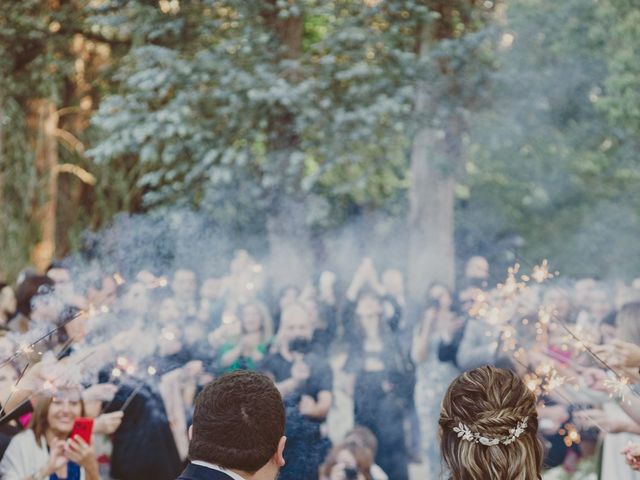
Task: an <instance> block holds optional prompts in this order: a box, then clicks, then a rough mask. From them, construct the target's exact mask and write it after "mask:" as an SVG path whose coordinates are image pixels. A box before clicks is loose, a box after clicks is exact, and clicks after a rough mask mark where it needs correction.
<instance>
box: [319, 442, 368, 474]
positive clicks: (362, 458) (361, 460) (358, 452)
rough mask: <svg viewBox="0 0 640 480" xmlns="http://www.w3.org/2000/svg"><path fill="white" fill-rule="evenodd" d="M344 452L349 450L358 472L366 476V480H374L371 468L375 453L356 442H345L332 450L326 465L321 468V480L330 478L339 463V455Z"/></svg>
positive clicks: (325, 462)
mask: <svg viewBox="0 0 640 480" xmlns="http://www.w3.org/2000/svg"><path fill="white" fill-rule="evenodd" d="M342 450H349V451H350V452H351V454H352V455H353V457H354V458H355V459H356V465H357V468H358V472H359V473H361V474H362V475H364V478H365V479H366V480H372V477H371V466H372V465H373V453H372V452H371V450H370V449H368V448H366V447H363V446H362V445H358V444H356V443H354V442H344V443H342V444H340V445H337V446H335V447H333V448H332V449H331V451H330V452H329V454H328V455H327V458H326V459H325V461H324V463H323V464H322V466H321V467H320V475H321V478H330V477H331V470H332V469H333V467H334V466H335V465H336V463H338V454H339V453H340V452H341V451H342Z"/></svg>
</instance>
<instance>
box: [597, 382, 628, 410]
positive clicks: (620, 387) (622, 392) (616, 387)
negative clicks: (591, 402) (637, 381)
mask: <svg viewBox="0 0 640 480" xmlns="http://www.w3.org/2000/svg"><path fill="white" fill-rule="evenodd" d="M630 383H631V382H630V380H629V378H628V377H619V378H612V379H608V380H605V381H604V386H605V387H606V388H607V390H609V398H617V399H619V400H620V401H621V402H626V403H627V404H628V405H631V401H630V400H627V398H626V395H627V394H628V393H629V392H631V391H632V390H631V388H630Z"/></svg>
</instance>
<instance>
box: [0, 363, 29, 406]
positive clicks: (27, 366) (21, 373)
mask: <svg viewBox="0 0 640 480" xmlns="http://www.w3.org/2000/svg"><path fill="white" fill-rule="evenodd" d="M27 368H29V362H27V364H26V365H25V366H24V368H23V369H22V371H21V372H20V375H18V379H17V380H16V383H14V384H13V386H12V387H11V393H9V396H8V397H7V399H6V400H5V402H4V403H3V404H2V406H0V418H2V415H3V414H4V409H5V406H6V405H7V404H8V403H9V401H10V400H11V398H12V397H13V394H14V393H16V392H17V391H18V384H19V383H20V380H22V377H24V374H25V373H26V372H27Z"/></svg>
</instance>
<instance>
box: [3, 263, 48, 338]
mask: <svg viewBox="0 0 640 480" xmlns="http://www.w3.org/2000/svg"><path fill="white" fill-rule="evenodd" d="M53 285H54V282H53V280H51V279H50V278H49V277H47V276H41V275H34V276H30V277H27V278H25V279H24V280H23V281H22V283H20V284H18V288H17V290H16V315H15V316H14V317H13V318H12V319H10V320H9V323H8V326H9V329H10V330H13V331H17V332H22V333H24V332H26V331H28V330H29V328H30V324H31V320H32V314H33V309H34V306H35V305H36V303H37V302H36V298H37V297H38V296H42V297H44V296H45V295H48V294H50V293H51V292H52V291H53ZM44 303H45V302H41V304H44ZM53 320H54V321H55V318H54V319H53Z"/></svg>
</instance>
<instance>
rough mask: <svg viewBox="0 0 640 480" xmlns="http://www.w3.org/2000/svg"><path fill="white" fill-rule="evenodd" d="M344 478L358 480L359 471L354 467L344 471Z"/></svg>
mask: <svg viewBox="0 0 640 480" xmlns="http://www.w3.org/2000/svg"><path fill="white" fill-rule="evenodd" d="M344 478H346V479H347V480H357V478H358V469H357V468H353V467H347V468H345V469H344Z"/></svg>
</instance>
